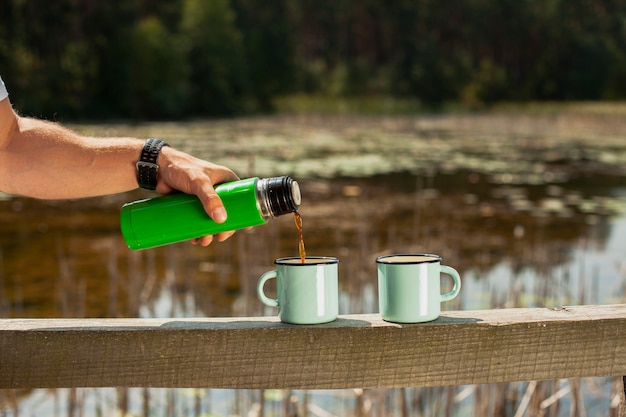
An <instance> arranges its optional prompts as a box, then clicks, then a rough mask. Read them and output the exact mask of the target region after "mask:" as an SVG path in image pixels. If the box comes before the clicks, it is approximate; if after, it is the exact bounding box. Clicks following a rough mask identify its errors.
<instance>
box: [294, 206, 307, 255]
mask: <svg viewBox="0 0 626 417" xmlns="http://www.w3.org/2000/svg"><path fill="white" fill-rule="evenodd" d="M293 219H294V221H295V222H296V228H297V229H298V237H299V240H298V250H299V251H300V261H301V262H302V263H304V260H305V259H306V250H305V249H304V237H303V234H302V216H300V213H298V212H297V211H294V212H293Z"/></svg>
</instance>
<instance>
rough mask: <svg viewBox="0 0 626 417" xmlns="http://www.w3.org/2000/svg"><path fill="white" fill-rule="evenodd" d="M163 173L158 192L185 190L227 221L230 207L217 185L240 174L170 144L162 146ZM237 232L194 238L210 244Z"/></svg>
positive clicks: (219, 219) (217, 218)
mask: <svg viewBox="0 0 626 417" xmlns="http://www.w3.org/2000/svg"><path fill="white" fill-rule="evenodd" d="M158 163H159V176H158V179H157V188H156V191H157V192H158V193H161V194H169V193H172V192H174V191H182V192H184V193H187V194H195V195H196V196H198V198H199V199H200V201H201V202H202V205H203V207H204V210H205V211H206V212H207V214H208V215H209V216H210V217H211V218H212V219H213V220H214V221H215V222H216V223H223V222H224V221H226V217H227V214H226V209H225V208H224V204H223V203H222V200H221V199H220V197H219V196H218V195H217V193H216V192H215V188H214V186H215V185H217V184H221V183H223V182H229V181H236V180H238V179H239V177H238V176H237V175H236V174H235V173H234V172H233V171H231V170H230V169H228V168H226V167H224V166H221V165H217V164H213V163H211V162H208V161H204V160H202V159H199V158H196V157H194V156H192V155H189V154H187V153H185V152H182V151H179V150H177V149H174V148H172V147H169V146H166V147H163V148H162V149H161V154H160V155H159V159H158ZM234 233H235V232H234V231H229V232H223V233H219V234H217V235H215V236H213V235H209V236H203V237H200V238H197V239H193V240H192V243H193V244H201V245H202V246H208V245H209V244H210V243H211V242H212V241H213V239H214V237H215V238H217V240H218V241H219V242H223V241H225V240H226V239H228V238H229V237H231V236H232V235H233V234H234Z"/></svg>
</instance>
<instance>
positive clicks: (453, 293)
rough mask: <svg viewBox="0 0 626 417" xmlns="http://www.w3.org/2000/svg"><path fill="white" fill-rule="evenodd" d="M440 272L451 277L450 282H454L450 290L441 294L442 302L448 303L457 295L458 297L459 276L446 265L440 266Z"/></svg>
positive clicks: (459, 289)
mask: <svg viewBox="0 0 626 417" xmlns="http://www.w3.org/2000/svg"><path fill="white" fill-rule="evenodd" d="M441 272H442V273H444V274H447V275H450V276H451V277H452V280H453V281H454V286H453V287H452V290H450V292H447V293H445V294H441V301H442V302H443V301H450V300H452V299H454V298H455V297H456V296H457V295H459V291H461V276H460V275H459V273H458V272H457V271H456V269H454V268H452V267H449V266H446V265H441Z"/></svg>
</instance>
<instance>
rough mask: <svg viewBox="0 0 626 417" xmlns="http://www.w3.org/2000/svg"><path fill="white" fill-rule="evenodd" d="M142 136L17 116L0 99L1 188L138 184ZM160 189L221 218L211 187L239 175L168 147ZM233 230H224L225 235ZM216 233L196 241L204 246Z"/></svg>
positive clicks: (102, 190) (60, 193) (69, 189)
mask: <svg viewBox="0 0 626 417" xmlns="http://www.w3.org/2000/svg"><path fill="white" fill-rule="evenodd" d="M143 144H144V141H143V140H141V139H136V138H94V137H85V136H81V135H79V134H77V133H75V132H73V131H71V130H69V129H67V128H64V127H62V126H60V125H58V124H55V123H50V122H46V121H42V120H38V119H32V118H26V117H20V116H18V115H17V114H16V113H15V112H14V111H13V108H12V107H11V103H10V101H9V99H8V98H6V99H4V100H1V101H0V191H4V192H6V193H9V194H19V195H24V196H28V197H34V198H41V199H64V198H81V197H93V196H99V195H107V194H115V193H120V192H124V191H129V190H132V189H135V188H137V187H138V184H137V174H136V172H137V171H136V163H137V160H138V159H139V156H140V154H141V149H142V147H143ZM157 163H158V165H159V174H158V178H157V188H156V191H157V192H159V193H162V194H167V193H170V192H172V191H175V190H178V191H182V192H185V193H188V194H195V195H197V196H198V197H199V198H200V200H201V201H202V203H203V205H204V208H205V210H206V212H207V213H208V214H209V215H210V216H211V217H212V218H213V219H214V220H215V221H217V222H218V223H222V222H223V221H225V220H226V211H225V209H224V206H223V204H222V202H221V200H220V198H219V196H218V195H217V194H216V192H215V190H214V188H213V186H214V185H215V184H219V183H222V182H227V181H234V180H237V179H238V177H237V175H236V174H235V173H234V172H233V171H231V170H230V169H228V168H226V167H224V166H221V165H216V164H213V163H211V162H208V161H204V160H201V159H198V158H195V157H194V156H192V155H189V154H187V153H184V152H181V151H179V150H177V149H174V148H172V147H164V148H162V150H161V153H160V156H159V158H158V160H157ZM230 235H232V232H226V233H222V234H220V235H218V236H217V238H218V240H220V241H222V240H225V239H226V238H227V237H229V236H230ZM211 239H212V237H211V236H207V237H205V238H202V239H199V240H197V241H196V242H197V243H201V244H203V245H206V244H208V243H210V241H211Z"/></svg>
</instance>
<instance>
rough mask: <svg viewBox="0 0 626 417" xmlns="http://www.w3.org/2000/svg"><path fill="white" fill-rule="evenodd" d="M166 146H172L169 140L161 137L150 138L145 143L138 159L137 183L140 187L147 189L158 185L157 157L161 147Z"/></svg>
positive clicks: (152, 188) (153, 188)
mask: <svg viewBox="0 0 626 417" xmlns="http://www.w3.org/2000/svg"><path fill="white" fill-rule="evenodd" d="M164 146H170V145H169V144H168V143H167V142H165V141H162V140H161V139H154V138H150V139H148V140H146V143H144V144H143V149H142V150H141V156H140V157H139V161H137V183H138V184H139V187H141V188H143V189H146V190H155V189H156V186H157V174H158V172H159V166H158V165H157V159H158V158H159V153H160V152H161V148H163V147H164Z"/></svg>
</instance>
